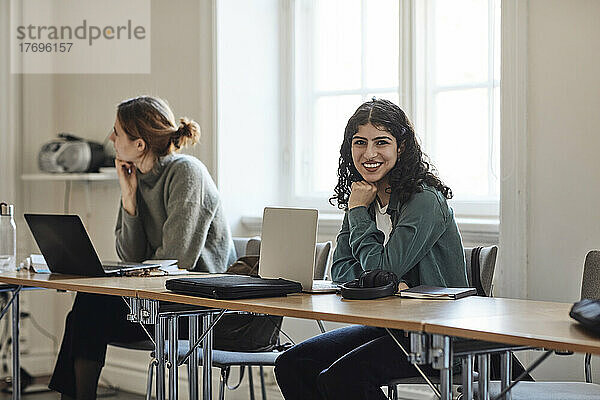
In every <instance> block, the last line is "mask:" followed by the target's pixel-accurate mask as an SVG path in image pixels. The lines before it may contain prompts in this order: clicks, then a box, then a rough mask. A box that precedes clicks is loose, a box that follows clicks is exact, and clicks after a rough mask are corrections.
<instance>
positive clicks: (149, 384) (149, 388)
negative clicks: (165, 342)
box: [146, 358, 158, 400]
mask: <svg viewBox="0 0 600 400" xmlns="http://www.w3.org/2000/svg"><path fill="white" fill-rule="evenodd" d="M157 364H158V362H157V361H156V359H154V358H153V359H152V360H150V364H149V365H148V382H147V384H146V400H150V398H151V397H152V375H153V374H154V366H155V365H157Z"/></svg>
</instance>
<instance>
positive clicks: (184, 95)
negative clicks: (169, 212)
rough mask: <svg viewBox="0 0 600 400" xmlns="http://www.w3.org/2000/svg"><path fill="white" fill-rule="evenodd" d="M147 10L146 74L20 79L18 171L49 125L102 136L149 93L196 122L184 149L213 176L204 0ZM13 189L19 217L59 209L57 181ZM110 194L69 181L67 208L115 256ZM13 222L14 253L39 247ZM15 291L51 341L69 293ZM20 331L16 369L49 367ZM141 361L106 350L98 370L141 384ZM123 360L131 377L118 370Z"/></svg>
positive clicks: (103, 187)
mask: <svg viewBox="0 0 600 400" xmlns="http://www.w3.org/2000/svg"><path fill="white" fill-rule="evenodd" d="M151 7H152V21H151V43H152V64H151V70H152V73H151V74H148V75H131V74H127V75H108V74H107V75H90V74H81V75H75V74H73V75H24V76H23V105H22V113H23V117H22V119H23V122H22V125H23V127H22V130H21V131H20V132H19V134H20V135H19V136H20V141H21V142H22V146H21V147H20V148H22V153H21V154H20V157H19V158H20V159H21V160H22V172H23V173H36V172H38V168H37V153H38V150H39V148H40V146H41V145H42V144H43V143H45V142H46V141H48V140H50V139H52V138H53V137H55V136H56V134H57V133H58V132H71V133H74V134H76V135H79V136H82V137H84V138H87V139H91V140H95V141H99V142H102V141H103V140H104V139H105V137H106V136H107V134H108V131H109V129H110V128H111V127H112V126H113V124H114V118H115V110H116V105H117V104H118V102H119V101H121V100H123V99H126V98H129V97H133V96H136V95H140V94H151V95H158V96H161V97H163V98H165V99H167V100H168V101H169V103H170V105H171V107H172V108H173V111H174V113H175V116H176V117H180V116H188V117H190V118H193V119H195V120H197V121H198V122H199V123H200V125H201V128H202V137H201V141H200V144H199V145H197V146H196V147H194V148H193V149H192V150H189V151H187V152H188V153H191V154H194V155H196V156H197V157H198V158H200V159H201V160H202V161H203V162H204V163H205V164H206V166H207V167H208V169H209V171H210V172H211V173H212V174H213V176H215V175H214V173H215V171H216V159H215V156H214V154H215V149H214V146H215V141H214V121H213V118H212V116H213V107H214V105H213V97H214V96H213V91H214V89H213V81H214V78H213V76H212V73H213V71H212V68H213V57H212V52H213V48H212V40H211V39H212V30H213V28H212V26H213V14H212V13H213V9H212V4H211V1H208V0H205V1H202V2H198V1H195V0H180V1H177V2H166V1H159V0H155V1H152V4H151ZM3 40H4V39H3ZM106 62H110V60H106ZM19 175H20V174H19ZM20 191H21V195H22V199H23V201H22V204H19V207H18V208H17V211H18V213H19V214H20V215H22V213H23V212H62V211H63V200H64V191H65V185H64V183H63V182H40V181H36V182H23V181H20ZM87 191H89V196H88V195H87ZM119 193H120V192H119V187H118V183H117V182H116V181H110V182H99V183H98V182H94V183H90V184H84V183H81V182H74V183H73V184H72V188H71V201H70V204H71V206H70V212H71V213H77V214H80V215H81V216H82V217H83V219H84V223H85V224H86V226H87V229H88V232H89V233H90V237H91V239H92V241H93V243H94V245H95V247H96V250H97V252H98V253H99V255H100V256H101V257H102V258H105V259H116V254H115V251H114V224H115V221H116V215H117V207H118V201H119ZM17 223H18V232H19V243H20V246H19V259H22V258H23V257H24V256H25V255H26V254H29V253H32V252H39V250H37V248H36V246H35V244H34V242H33V240H32V238H31V235H30V233H29V230H28V229H27V226H26V224H25V222H24V220H23V219H22V218H21V219H19V220H18V222H17ZM24 297H27V299H26V303H27V305H28V307H29V308H30V309H31V311H32V313H33V315H34V317H35V318H36V319H37V320H39V322H40V324H41V325H43V326H45V327H46V328H47V329H48V330H50V331H51V333H52V334H54V335H55V336H57V337H58V339H59V340H60V338H61V337H62V329H63V324H64V318H65V315H66V312H67V310H68V309H69V308H70V304H71V302H72V300H71V296H69V295H66V294H57V293H55V292H52V291H40V292H36V293H26V294H25V295H24ZM48 305H50V306H48ZM24 328H25V329H27V333H28V334H29V338H30V340H29V343H28V345H27V347H28V350H29V355H28V356H27V357H25V358H24V360H23V364H24V366H25V367H26V368H27V369H28V370H31V371H33V372H35V373H44V372H45V373H49V372H51V369H52V367H53V365H54V358H55V357H54V356H53V354H52V351H51V345H50V346H49V344H50V340H48V339H46V338H44V337H43V336H42V335H41V334H39V333H38V332H36V330H35V329H33V328H32V327H31V324H29V323H28V322H27V321H25V322H24ZM49 352H50V353H49ZM147 361H148V354H147V353H144V352H123V351H119V350H111V351H110V352H109V359H108V360H107V368H105V371H104V373H103V376H105V377H106V378H108V380H109V381H111V382H112V383H114V384H117V385H119V386H121V387H126V388H130V389H132V388H133V389H139V388H142V390H143V387H144V383H145V371H146V367H147ZM123 366H126V368H127V369H128V370H129V371H130V372H131V374H124V373H123Z"/></svg>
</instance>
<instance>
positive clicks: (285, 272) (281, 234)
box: [259, 207, 337, 293]
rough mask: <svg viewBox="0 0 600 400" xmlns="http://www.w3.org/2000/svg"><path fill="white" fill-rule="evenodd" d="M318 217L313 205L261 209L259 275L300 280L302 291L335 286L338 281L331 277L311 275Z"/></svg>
mask: <svg viewBox="0 0 600 400" xmlns="http://www.w3.org/2000/svg"><path fill="white" fill-rule="evenodd" d="M318 218H319V212H318V211H317V210H314V209H307V208H278V207H266V208H265V209H264V213H263V221H262V232H261V244H260V267H259V273H260V276H261V277H263V278H283V279H287V280H290V281H295V282H299V283H300V284H301V285H302V291H304V292H310V293H315V292H319V293H324V292H335V291H336V290H337V285H336V284H334V283H333V282H331V281H324V280H315V279H314V268H315V251H316V245H317V221H318Z"/></svg>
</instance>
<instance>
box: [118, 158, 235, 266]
mask: <svg viewBox="0 0 600 400" xmlns="http://www.w3.org/2000/svg"><path fill="white" fill-rule="evenodd" d="M137 181H138V188H137V208H136V212H137V213H136V215H134V216H131V215H129V214H128V213H127V212H126V211H125V210H123V206H122V205H121V207H120V209H119V215H118V217H117V226H116V229H115V235H116V247H117V254H118V255H119V257H120V258H121V259H122V260H126V261H133V262H139V261H142V260H148V259H155V260H161V259H177V260H178V263H179V268H186V269H190V270H191V269H193V270H195V271H205V272H213V273H214V272H223V271H225V269H226V268H227V266H228V265H230V264H231V263H233V262H234V261H235V257H236V255H235V249H234V247H233V241H232V239H231V233H230V231H229V226H228V225H227V221H226V220H225V215H224V213H223V206H222V204H221V200H220V197H219V192H218V191H217V187H216V186H215V183H214V182H213V180H212V178H211V177H210V175H209V173H208V171H207V170H206V167H205V166H204V164H202V162H200V161H199V160H198V159H197V158H195V157H191V156H188V155H183V154H171V155H168V156H165V157H163V158H161V159H159V160H158V161H157V164H156V165H155V167H154V168H153V170H152V171H150V172H147V173H145V174H142V173H140V172H139V171H138V173H137Z"/></svg>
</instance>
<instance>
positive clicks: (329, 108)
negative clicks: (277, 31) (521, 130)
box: [283, 0, 500, 215]
mask: <svg viewBox="0 0 600 400" xmlns="http://www.w3.org/2000/svg"><path fill="white" fill-rule="evenodd" d="M289 7H290V10H288V12H289V15H292V17H291V18H290V19H291V23H290V24H284V25H285V26H287V28H284V29H288V31H289V32H288V33H287V37H288V38H289V39H288V43H289V48H290V49H291V50H290V51H289V52H288V57H287V62H284V63H283V65H284V66H285V65H289V66H290V69H291V70H292V71H293V72H292V73H291V74H290V75H289V77H290V78H289V79H290V80H291V82H290V83H289V84H288V85H284V87H289V88H291V89H290V93H289V98H291V99H293V100H292V104H291V106H290V108H289V112H288V114H289V115H288V116H287V120H288V121H287V124H284V126H289V127H290V130H291V132H292V134H291V135H290V136H289V140H288V141H287V142H286V143H285V145H286V146H287V150H288V151H287V154H289V157H287V158H284V163H286V164H287V165H286V166H285V167H286V168H284V173H286V174H288V175H287V176H289V177H291V180H292V181H291V182H289V184H288V185H287V187H288V196H287V197H288V199H287V202H288V203H290V204H297V205H310V206H317V207H319V208H321V209H323V210H329V211H331V210H332V207H331V206H329V205H328V203H327V199H328V198H329V197H330V196H331V194H332V193H333V187H334V186H335V183H336V181H337V178H336V171H337V162H338V157H339V147H340V144H341V141H342V137H343V132H344V128H345V124H346V122H347V120H348V118H349V117H350V115H352V113H353V112H354V110H355V109H356V107H358V105H359V104H360V103H362V102H364V101H366V100H367V99H370V98H371V97H372V96H377V97H382V98H387V99H389V100H391V101H393V102H395V103H396V104H399V105H400V106H401V107H402V108H403V109H404V110H405V111H407V113H408V114H409V116H410V118H411V120H412V121H413V123H414V124H415V128H416V131H417V134H418V135H419V136H420V138H421V143H422V145H423V148H424V150H425V152H426V153H428V154H429V156H430V157H431V160H432V162H433V164H434V165H435V166H436V167H437V169H438V170H439V171H440V176H441V178H442V179H443V180H444V181H445V182H446V183H447V184H448V185H449V186H450V187H451V188H452V189H453V191H454V194H455V200H454V202H453V203H454V204H453V205H454V207H455V210H456V211H457V213H458V214H461V215H498V198H499V182H498V170H499V168H498V164H499V106H500V101H499V98H500V97H499V96H500V93H499V79H500V72H499V65H500V46H499V39H500V23H499V18H500V0H457V1H452V2H450V1H441V0H414V1H411V0H405V1H395V0H368V1H367V0H318V1H317V0H296V1H294V2H291V3H289ZM407 27H409V29H406V28H407ZM407 60H409V61H408V62H407ZM406 66H408V67H406ZM283 75H285V74H283ZM401 82H404V83H405V84H401ZM400 98H402V100H403V101H402V102H400ZM284 118H286V117H284Z"/></svg>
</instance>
